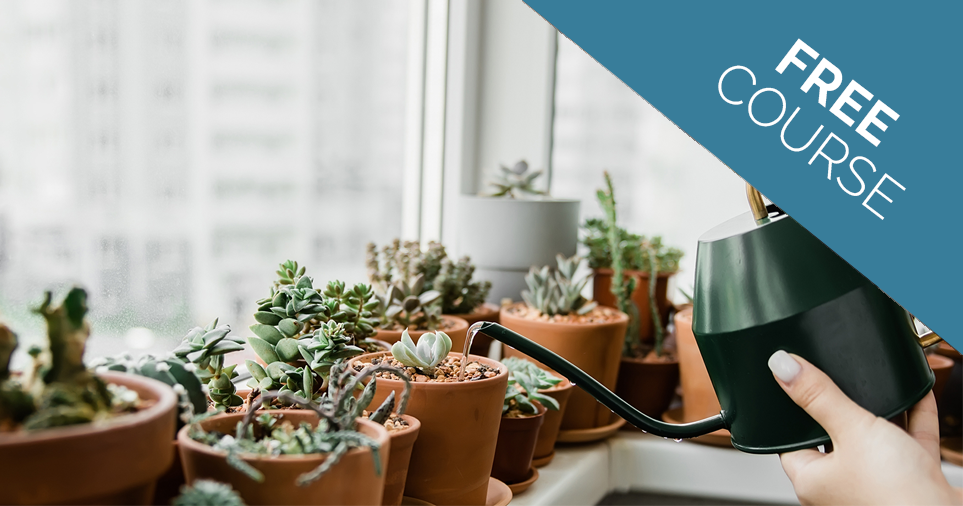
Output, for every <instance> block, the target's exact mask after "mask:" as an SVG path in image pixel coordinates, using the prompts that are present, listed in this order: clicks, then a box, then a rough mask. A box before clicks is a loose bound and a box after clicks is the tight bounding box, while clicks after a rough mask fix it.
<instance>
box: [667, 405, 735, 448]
mask: <svg viewBox="0 0 963 506" xmlns="http://www.w3.org/2000/svg"><path fill="white" fill-rule="evenodd" d="M682 410H683V408H676V409H670V410H668V411H666V412H665V413H663V414H662V421H663V422H667V423H674V424H680V423H685V422H684V421H683V420H682V418H683V416H682ZM731 438H732V434H730V433H729V431H728V430H726V429H719V430H717V431H713V432H710V433H708V434H705V435H702V436H699V437H694V438H691V439H686V441H692V442H693V443H700V444H704V445H709V446H721V447H723V448H732V439H731Z"/></svg>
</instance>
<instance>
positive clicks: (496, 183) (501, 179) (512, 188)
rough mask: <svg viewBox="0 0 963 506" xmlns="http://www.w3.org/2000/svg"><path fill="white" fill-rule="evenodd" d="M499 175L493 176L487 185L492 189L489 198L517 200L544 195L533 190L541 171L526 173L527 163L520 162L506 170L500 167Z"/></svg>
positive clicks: (502, 166) (504, 167) (544, 193)
mask: <svg viewBox="0 0 963 506" xmlns="http://www.w3.org/2000/svg"><path fill="white" fill-rule="evenodd" d="M500 168H501V174H499V175H497V176H495V179H494V180H492V181H491V182H490V183H489V184H491V186H493V187H494V191H493V192H492V193H491V194H490V196H491V197H509V198H518V197H523V196H526V195H546V194H547V192H543V191H540V190H536V189H535V184H534V183H535V180H536V179H537V178H538V176H541V175H542V171H540V170H536V171H532V172H529V171H528V162H526V161H525V160H521V161H519V162H517V163H516V164H515V165H513V166H512V167H511V168H508V167H506V166H504V165H500Z"/></svg>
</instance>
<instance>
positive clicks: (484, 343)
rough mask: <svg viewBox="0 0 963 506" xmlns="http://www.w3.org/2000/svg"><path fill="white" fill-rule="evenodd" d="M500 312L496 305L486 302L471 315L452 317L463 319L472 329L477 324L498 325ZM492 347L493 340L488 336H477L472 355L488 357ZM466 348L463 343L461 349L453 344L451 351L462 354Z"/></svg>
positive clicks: (472, 343)
mask: <svg viewBox="0 0 963 506" xmlns="http://www.w3.org/2000/svg"><path fill="white" fill-rule="evenodd" d="M498 312H499V307H498V306H496V305H495V304H491V303H489V302H486V303H484V304H482V305H481V306H478V307H477V308H475V310H474V311H472V312H471V313H467V314H455V315H451V316H456V317H458V318H461V319H462V320H465V323H467V324H468V326H469V327H471V325H472V324H473V323H475V322H495V323H498ZM491 345H492V338H490V337H488V336H486V335H485V334H476V335H475V338H474V339H473V340H472V342H471V352H470V353H471V354H472V355H479V356H482V357H487V356H488V350H489V348H491ZM464 347H465V345H464V342H463V343H462V346H461V347H460V348H455V346H454V342H452V348H451V349H452V350H455V351H457V352H461V351H462V350H464Z"/></svg>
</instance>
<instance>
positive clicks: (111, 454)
mask: <svg viewBox="0 0 963 506" xmlns="http://www.w3.org/2000/svg"><path fill="white" fill-rule="evenodd" d="M98 376H99V377H100V378H101V379H103V380H104V381H106V382H108V383H113V384H116V385H122V386H125V387H127V388H129V389H131V390H134V391H135V392H137V394H138V395H139V396H140V398H141V399H142V400H145V401H147V402H148V403H150V405H149V406H148V407H147V408H145V409H143V410H141V411H138V412H136V413H131V414H129V415H121V416H117V417H115V418H113V419H111V420H109V421H105V422H103V423H97V424H84V425H73V426H68V427H59V428H54V429H46V430H40V431H36V432H22V431H18V432H7V433H0V462H2V463H3V464H2V466H3V472H2V473H0V504H150V501H151V499H152V498H153V495H154V484H155V482H156V480H157V478H158V477H159V476H161V475H162V474H163V473H164V472H165V471H167V469H168V468H169V467H170V464H171V460H172V459H173V458H174V454H173V452H172V450H171V434H173V433H174V429H175V417H176V413H177V396H176V395H175V394H174V391H173V390H171V388H170V387H169V386H167V385H165V384H163V383H161V382H160V381H156V380H152V379H150V378H144V377H141V376H134V375H132V374H123V373H116V372H105V373H99V374H98ZM51 480H54V481H51Z"/></svg>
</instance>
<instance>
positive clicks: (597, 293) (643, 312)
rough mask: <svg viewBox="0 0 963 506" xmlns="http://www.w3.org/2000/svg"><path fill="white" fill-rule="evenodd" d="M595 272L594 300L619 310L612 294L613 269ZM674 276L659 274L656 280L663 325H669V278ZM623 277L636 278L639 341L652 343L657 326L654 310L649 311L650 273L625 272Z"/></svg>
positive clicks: (633, 295) (634, 298)
mask: <svg viewBox="0 0 963 506" xmlns="http://www.w3.org/2000/svg"><path fill="white" fill-rule="evenodd" d="M594 272H595V277H594V280H593V281H592V299H593V300H595V301H596V302H598V303H599V305H602V306H606V307H614V308H618V302H617V301H616V299H615V294H613V293H612V274H613V273H612V269H595V271H594ZM674 274H675V273H672V274H666V273H659V277H658V278H657V279H656V280H655V303H656V304H657V305H658V307H659V316H660V317H661V318H662V325H666V324H667V323H668V320H669V311H670V310H671V309H672V304H671V303H669V298H668V295H667V292H668V287H669V278H671V277H672V276H673V275H674ZM623 276H624V277H626V278H627V277H629V276H631V277H634V278H635V291H633V292H632V301H633V302H635V305H636V307H638V308H639V339H641V340H642V342H644V343H648V342H652V341H653V340H654V338H655V325H653V324H652V310H650V309H649V273H648V272H641V271H624V272H623Z"/></svg>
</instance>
